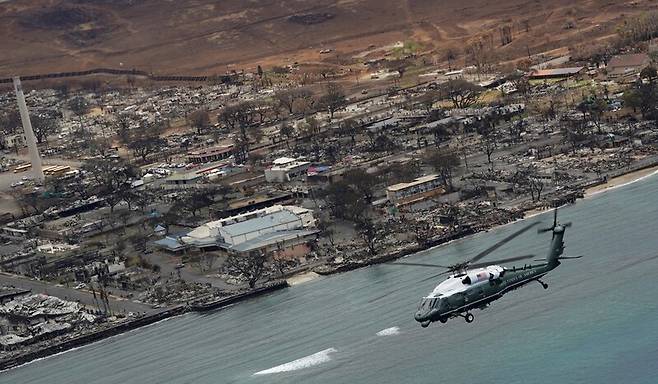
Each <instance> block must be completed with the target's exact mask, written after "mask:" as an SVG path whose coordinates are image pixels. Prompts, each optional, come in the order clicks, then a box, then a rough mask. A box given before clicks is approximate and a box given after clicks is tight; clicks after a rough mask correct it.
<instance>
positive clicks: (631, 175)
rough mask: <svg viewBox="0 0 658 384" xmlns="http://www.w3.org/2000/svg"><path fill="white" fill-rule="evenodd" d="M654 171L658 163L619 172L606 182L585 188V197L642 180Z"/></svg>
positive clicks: (657, 169)
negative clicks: (622, 172) (619, 173)
mask: <svg viewBox="0 0 658 384" xmlns="http://www.w3.org/2000/svg"><path fill="white" fill-rule="evenodd" d="M655 173H658V165H654V166H651V167H647V168H642V169H638V170H636V171H631V172H628V173H624V174H621V175H619V176H616V177H613V178H611V179H609V180H608V182H606V183H601V184H598V185H594V186H591V187H589V188H586V189H585V198H589V197H592V196H594V195H597V194H599V193H602V192H606V191H608V190H612V189H615V188H619V187H622V186H624V185H627V184H632V183H635V182H637V181H640V180H643V179H644V178H646V177H649V176H652V175H653V174H655Z"/></svg>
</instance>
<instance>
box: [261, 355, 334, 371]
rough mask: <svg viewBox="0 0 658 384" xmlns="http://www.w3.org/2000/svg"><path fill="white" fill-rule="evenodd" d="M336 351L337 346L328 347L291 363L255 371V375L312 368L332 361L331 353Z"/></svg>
mask: <svg viewBox="0 0 658 384" xmlns="http://www.w3.org/2000/svg"><path fill="white" fill-rule="evenodd" d="M334 352H336V349H335V348H328V349H325V350H323V351H320V352H317V353H314V354H312V355H309V356H306V357H302V358H301V359H297V360H294V361H291V362H289V363H285V364H281V365H277V366H276V367H273V368H270V369H266V370H264V371H259V372H256V373H254V375H269V374H272V373H281V372H292V371H298V370H300V369H305V368H310V367H313V366H315V365H319V364H322V363H326V362H328V361H331V356H330V354H332V353H334Z"/></svg>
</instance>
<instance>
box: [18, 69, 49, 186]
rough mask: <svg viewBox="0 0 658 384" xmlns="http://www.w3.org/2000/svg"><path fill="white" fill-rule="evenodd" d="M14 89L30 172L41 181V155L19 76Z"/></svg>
mask: <svg viewBox="0 0 658 384" xmlns="http://www.w3.org/2000/svg"><path fill="white" fill-rule="evenodd" d="M14 91H16V99H17V100H18V110H19V111H20V112H21V121H22V122H23V131H25V140H26V141H27V149H28V150H29V152H30V162H31V163H32V174H33V175H34V177H35V179H36V181H38V182H40V183H43V179H44V178H43V169H42V168H41V157H39V148H37V138H36V137H35V136H34V131H33V130H32V123H31V122H30V113H29V112H28V110H27V105H26V104H25V95H24V94H23V88H22V87H21V78H20V77H14Z"/></svg>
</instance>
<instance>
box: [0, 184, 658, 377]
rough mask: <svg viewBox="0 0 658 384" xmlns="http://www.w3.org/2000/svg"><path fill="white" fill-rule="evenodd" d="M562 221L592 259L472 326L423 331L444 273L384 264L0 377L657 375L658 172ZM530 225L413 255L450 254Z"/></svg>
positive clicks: (519, 245) (543, 245) (572, 245)
mask: <svg viewBox="0 0 658 384" xmlns="http://www.w3.org/2000/svg"><path fill="white" fill-rule="evenodd" d="M549 216H550V214H544V215H541V216H538V217H534V218H531V219H529V220H540V219H542V220H544V221H546V222H547V223H548V222H549V221H550V218H549ZM560 219H561V220H562V221H565V222H566V221H573V222H574V226H573V227H571V228H569V229H568V230H567V234H566V236H565V243H566V250H565V254H566V255H581V254H584V255H586V256H585V257H584V258H582V259H580V260H573V261H565V262H564V263H563V265H561V266H560V267H559V268H558V269H556V270H555V271H553V272H551V273H550V274H549V275H548V276H547V277H546V278H545V281H546V282H547V283H548V284H549V285H550V288H549V289H548V290H546V291H545V290H544V289H542V288H541V286H540V285H539V284H531V285H529V286H527V287H525V288H523V289H520V290H517V291H515V292H512V293H510V294H508V295H506V296H505V297H504V298H503V299H501V300H498V301H497V302H495V303H494V304H493V305H492V306H491V307H489V308H488V309H486V310H485V311H476V312H474V315H475V322H473V323H472V324H466V323H465V322H464V321H463V320H461V319H453V320H451V321H449V322H448V323H447V324H442V325H440V324H432V325H431V326H430V327H429V328H427V329H423V328H421V327H420V326H419V325H418V324H417V323H415V322H414V320H413V311H414V310H415V307H416V304H417V302H418V300H419V298H420V297H421V296H422V295H424V294H426V293H428V292H430V291H431V290H432V288H433V287H434V285H436V284H438V283H439V281H436V280H426V281H422V280H424V279H426V278H428V277H429V276H430V275H431V274H433V273H436V271H435V270H428V269H424V268H415V267H406V268H405V267H393V266H376V267H371V268H366V269H363V270H358V271H353V272H349V273H345V274H341V275H337V276H333V277H329V278H321V279H318V280H315V281H312V282H309V283H305V284H302V285H299V286H295V287H292V288H290V289H287V290H284V291H280V292H276V293H274V294H271V295H268V296H266V297H261V298H258V299H254V300H251V301H248V302H245V303H241V304H239V305H236V306H233V307H231V308H228V309H226V310H223V311H220V312H216V313H212V314H206V315H198V314H188V315H185V316H182V317H178V318H174V319H169V320H167V321H164V322H162V323H159V324H155V325H152V326H150V327H147V328H144V329H140V330H136V331H133V332H130V333H127V334H125V335H121V336H117V337H114V338H112V339H109V340H105V341H103V342H99V343H96V344H93V345H90V346H86V347H83V348H80V349H77V350H74V351H70V352H67V353H64V354H61V355H58V356H54V357H51V358H48V359H44V360H41V361H37V362H34V363H32V364H28V365H25V366H23V367H20V368H17V369H14V370H11V371H8V372H4V373H1V374H0V383H12V384H19V383H30V384H42V383H46V384H53V383H140V384H147V383H292V382H295V383H474V382H487V383H502V382H504V383H622V382H623V383H652V384H654V383H657V382H658V296H657V295H656V294H657V293H658V177H656V176H653V177H651V178H649V179H647V180H644V181H641V182H637V183H634V184H631V185H627V186H624V187H621V188H618V189H616V190H614V191H609V192H605V193H602V194H599V195H597V196H595V197H593V198H590V199H587V200H584V201H580V202H578V203H577V204H576V205H574V206H570V207H565V208H564V209H562V210H561V211H560ZM520 225H524V223H516V224H512V225H508V226H505V227H502V228H499V229H496V230H494V231H491V232H489V233H486V234H480V235H476V236H474V237H471V238H467V239H462V240H460V241H457V242H453V243H451V244H449V245H447V246H444V247H440V248H438V249H434V250H430V251H427V252H423V253H422V254H419V255H416V256H414V257H413V260H414V261H418V262H431V261H434V262H440V263H443V264H445V263H450V262H454V261H457V260H459V259H463V258H466V257H467V255H470V254H473V253H475V252H477V251H479V250H482V249H484V248H486V247H487V246H488V245H490V244H491V243H492V242H493V241H495V240H497V239H501V238H502V237H504V236H505V235H507V234H509V233H511V232H513V231H514V230H516V229H518V228H519V226H520ZM549 240H550V235H537V234H534V233H526V234H524V235H523V236H521V237H519V238H518V239H517V240H516V241H515V242H513V243H512V244H508V245H506V246H505V247H503V248H501V249H499V250H498V251H497V252H496V253H495V254H494V255H492V257H507V256H515V255H523V254H527V253H529V252H530V253H536V254H537V255H538V257H544V255H545V253H546V252H547V248H548V243H549ZM378 333H379V334H378ZM300 359H301V360H300ZM257 372H260V373H261V374H256V373H257Z"/></svg>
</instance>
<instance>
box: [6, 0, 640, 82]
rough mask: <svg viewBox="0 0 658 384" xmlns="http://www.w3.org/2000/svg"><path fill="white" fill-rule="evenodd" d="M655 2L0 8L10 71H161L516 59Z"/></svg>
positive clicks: (470, 0) (289, 1)
mask: <svg viewBox="0 0 658 384" xmlns="http://www.w3.org/2000/svg"><path fill="white" fill-rule="evenodd" d="M651 4H652V2H650V1H633V2H623V1H612V0H607V1H605V0H585V1H577V2H574V1H569V0H549V1H532V0H499V1H490V0H459V1H458V0H407V1H399V0H342V1H329V0H263V1H244V0H225V1H221V2H217V1H208V0H190V1H173V0H168V1H162V0H142V1H140V0H113V1H110V0H69V1H63V0H33V1H7V2H0V34H1V35H2V36H3V39H1V40H0V49H1V52H2V53H3V54H2V55H0V75H1V76H7V75H11V74H32V73H40V72H52V71H60V70H62V71H63V70H77V69H87V68H92V67H99V66H102V67H113V68H119V67H123V68H139V69H143V70H149V71H157V72H161V73H173V72H176V73H181V72H184V73H191V74H194V73H203V74H206V73H217V72H223V71H225V70H226V69H227V68H231V67H232V66H234V67H239V68H242V67H251V66H254V65H255V64H256V63H262V64H264V65H268V64H273V63H280V64H285V63H287V62H294V61H305V62H313V61H321V60H323V59H326V57H324V56H321V55H320V54H319V53H318V52H319V51H320V50H322V49H329V48H331V49H334V50H335V51H334V52H339V53H340V54H342V55H345V56H346V57H351V56H352V55H356V54H358V53H359V52H363V51H365V50H367V49H368V47H371V48H372V45H375V46H384V45H389V44H392V43H394V42H396V41H413V42H415V43H418V44H420V46H422V48H423V50H424V51H425V52H435V53H440V52H441V49H442V48H445V47H447V46H457V47H459V46H462V45H463V44H464V43H465V42H466V41H468V40H469V39H472V38H474V36H477V35H480V34H487V33H488V34H490V35H491V36H492V38H493V40H494V41H495V42H496V43H498V40H499V39H500V36H499V35H500V29H501V28H502V27H504V26H505V25H507V26H509V27H510V28H511V32H512V37H513V39H512V42H511V43H510V44H508V45H506V46H505V47H501V48H499V49H500V53H501V54H502V55H504V56H508V57H510V56H514V55H522V54H524V52H527V50H528V49H529V50H532V51H533V52H541V51H545V50H550V49H555V48H558V47H562V46H568V45H571V44H575V43H578V42H583V41H588V40H592V39H596V38H599V37H602V36H606V35H609V34H612V33H614V28H615V26H616V25H617V24H618V23H619V22H620V20H621V19H622V17H623V15H624V14H626V15H627V14H631V13H638V12H641V11H643V10H646V9H649V8H650V7H651Z"/></svg>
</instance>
